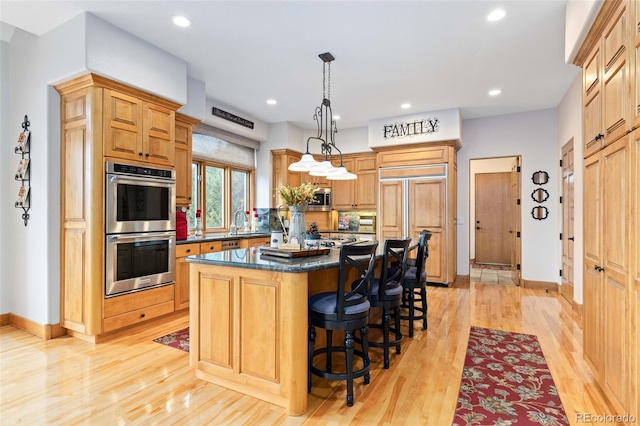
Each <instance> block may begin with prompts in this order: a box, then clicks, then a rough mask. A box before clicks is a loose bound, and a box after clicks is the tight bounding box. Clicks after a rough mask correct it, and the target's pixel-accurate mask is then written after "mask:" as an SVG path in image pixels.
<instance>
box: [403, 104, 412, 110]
mask: <svg viewBox="0 0 640 426" xmlns="http://www.w3.org/2000/svg"><path fill="white" fill-rule="evenodd" d="M400 108H402V109H408V108H411V104H402V105H400Z"/></svg>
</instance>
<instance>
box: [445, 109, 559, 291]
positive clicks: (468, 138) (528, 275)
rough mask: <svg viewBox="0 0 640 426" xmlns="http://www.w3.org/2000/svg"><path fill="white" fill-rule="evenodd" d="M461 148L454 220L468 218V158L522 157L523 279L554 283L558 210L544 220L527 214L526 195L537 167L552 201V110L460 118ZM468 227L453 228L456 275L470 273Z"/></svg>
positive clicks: (554, 123) (554, 163) (528, 200)
mask: <svg viewBox="0 0 640 426" xmlns="http://www.w3.org/2000/svg"><path fill="white" fill-rule="evenodd" d="M462 133H463V135H464V146H463V148H462V149H460V151H458V218H462V219H463V221H464V222H465V223H468V221H469V208H470V206H469V199H470V197H469V190H470V174H469V172H470V169H469V168H470V160H471V159H480V158H492V157H507V156H518V155H519V156H521V158H522V194H523V196H522V278H523V279H525V280H533V281H548V282H557V281H558V270H559V262H558V244H557V240H558V232H559V220H560V217H561V216H560V212H559V209H558V208H557V207H551V206H553V204H550V208H549V217H548V218H547V219H546V220H542V221H540V220H535V219H533V218H532V217H531V214H530V213H531V209H532V208H533V206H534V202H533V200H532V199H531V197H527V196H526V194H528V193H531V191H533V189H534V187H535V185H533V183H532V182H531V179H530V178H531V175H532V174H533V172H535V171H537V170H545V171H547V172H548V173H549V177H550V179H549V184H547V186H546V189H547V190H548V191H549V199H550V200H557V199H558V191H557V182H558V175H559V170H558V157H557V155H556V153H557V117H556V110H555V109H546V110H540V111H533V112H527V113H520V114H510V115H503V116H498V117H488V118H478V119H471V120H464V121H463V122H462ZM469 241H470V239H469V228H468V227H467V226H466V224H463V225H459V226H458V259H457V267H458V274H459V275H468V274H469V258H470V257H469Z"/></svg>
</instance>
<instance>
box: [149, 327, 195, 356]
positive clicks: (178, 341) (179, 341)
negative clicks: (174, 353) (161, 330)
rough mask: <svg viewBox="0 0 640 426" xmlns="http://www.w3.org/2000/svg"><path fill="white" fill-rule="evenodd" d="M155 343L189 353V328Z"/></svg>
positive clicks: (160, 338) (175, 332) (161, 338)
mask: <svg viewBox="0 0 640 426" xmlns="http://www.w3.org/2000/svg"><path fill="white" fill-rule="evenodd" d="M153 341H154V342H158V343H162V344H163V345H167V346H171V347H172V348H176V349H180V350H183V351H185V352H189V327H187V328H184V329H182V330H178V331H174V332H173V333H169V334H167V335H166V336H162V337H158V338H157V339H153Z"/></svg>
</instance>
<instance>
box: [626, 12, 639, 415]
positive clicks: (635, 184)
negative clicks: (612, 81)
mask: <svg viewBox="0 0 640 426" xmlns="http://www.w3.org/2000/svg"><path fill="white" fill-rule="evenodd" d="M636 9H638V13H639V14H640V4H638V3H636ZM638 22H639V23H640V21H638ZM630 163H631V170H632V174H631V184H630V187H631V196H632V201H631V203H632V204H631V206H632V209H631V211H632V212H634V215H633V218H632V221H631V225H632V229H631V238H630V243H631V245H630V247H629V249H630V255H631V256H630V257H631V267H632V270H631V274H630V277H631V281H630V286H631V288H630V291H629V296H630V297H629V313H630V318H629V321H628V323H629V324H630V326H629V327H628V329H629V332H630V342H629V347H630V348H640V129H636V130H635V131H634V132H633V133H632V134H631V161H630ZM630 352H631V356H632V358H631V371H630V372H629V379H630V381H631V382H630V384H629V388H630V389H629V390H630V392H629V393H630V399H631V403H632V404H631V412H632V413H635V416H636V418H638V417H639V416H640V351H638V350H636V351H633V350H632V351H630ZM634 371H635V372H634ZM634 402H635V406H634Z"/></svg>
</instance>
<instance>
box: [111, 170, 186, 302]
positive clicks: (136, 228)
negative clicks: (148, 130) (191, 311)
mask: <svg viewBox="0 0 640 426" xmlns="http://www.w3.org/2000/svg"><path fill="white" fill-rule="evenodd" d="M105 171H106V176H105V177H106V179H105V215H104V217H105V241H106V247H105V256H106V259H105V267H106V270H105V277H106V282H105V296H107V297H110V296H117V295H120V294H123V293H128V292H132V291H137V290H141V289H145V288H148V287H156V286H162V285H167V284H172V283H173V282H174V281H175V250H176V220H175V210H176V197H175V186H176V180H175V171H173V170H166V169H157V168H151V167H144V166H138V165H131V164H122V163H114V162H110V161H108V162H106V163H105Z"/></svg>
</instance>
